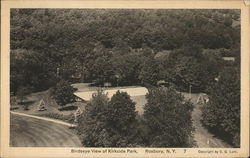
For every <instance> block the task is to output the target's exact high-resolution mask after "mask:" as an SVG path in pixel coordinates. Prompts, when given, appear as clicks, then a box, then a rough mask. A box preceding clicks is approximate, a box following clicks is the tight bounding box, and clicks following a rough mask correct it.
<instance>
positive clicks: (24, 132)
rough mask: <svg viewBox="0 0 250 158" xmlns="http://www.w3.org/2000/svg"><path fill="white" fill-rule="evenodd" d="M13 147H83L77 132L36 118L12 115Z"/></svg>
mask: <svg viewBox="0 0 250 158" xmlns="http://www.w3.org/2000/svg"><path fill="white" fill-rule="evenodd" d="M10 146H12V147H81V146H82V145H81V142H80V140H79V138H78V136H77V135H76V134H75V131H73V130H72V129H69V127H67V126H64V125H60V124H56V123H52V122H48V121H43V120H39V119H35V118H30V117H25V116H18V115H12V114H11V115H10Z"/></svg>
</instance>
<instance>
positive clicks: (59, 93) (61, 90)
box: [54, 80, 75, 106]
mask: <svg viewBox="0 0 250 158" xmlns="http://www.w3.org/2000/svg"><path fill="white" fill-rule="evenodd" d="M73 93H74V88H73V87H72V86H71V85H70V83H69V82H68V81H65V80H61V81H60V82H58V83H57V85H56V87H55V91H54V96H55V99H56V102H57V103H58V104H59V105H61V106H64V105H66V104H68V103H72V102H74V101H75V96H74V94H73Z"/></svg>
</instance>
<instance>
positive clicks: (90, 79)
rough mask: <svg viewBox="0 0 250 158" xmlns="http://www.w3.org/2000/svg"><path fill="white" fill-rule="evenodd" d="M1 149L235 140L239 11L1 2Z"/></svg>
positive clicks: (236, 143)
mask: <svg viewBox="0 0 250 158" xmlns="http://www.w3.org/2000/svg"><path fill="white" fill-rule="evenodd" d="M9 56H10V59H9V60H10V61H9V62H10V72H9V73H10V74H9V75H10V77H9V82H10V89H9V91H10V92H9V94H10V96H9V97H10V123H9V124H10V125H9V127H10V129H9V130H10V136H9V146H10V147H95V148H103V147H105V148H148V152H153V150H151V148H240V147H241V146H240V144H241V142H240V140H241V130H240V129H241V112H240V111H241V93H240V92H241V86H240V85H241V10H240V9H119V8H116V9H112V8H107V9H105V8H102V9H101V8H100V9H97V8H92V9H75V8H74V9H72V8H71V9H66V8H64V9H62V8H11V9H10V53H9Z"/></svg>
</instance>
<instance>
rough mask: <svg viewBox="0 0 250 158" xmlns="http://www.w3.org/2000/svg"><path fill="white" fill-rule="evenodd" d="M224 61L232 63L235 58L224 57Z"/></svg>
mask: <svg viewBox="0 0 250 158" xmlns="http://www.w3.org/2000/svg"><path fill="white" fill-rule="evenodd" d="M222 59H223V60H224V61H232V62H234V61H235V57H222Z"/></svg>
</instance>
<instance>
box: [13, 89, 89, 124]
mask: <svg viewBox="0 0 250 158" xmlns="http://www.w3.org/2000/svg"><path fill="white" fill-rule="evenodd" d="M41 99H43V100H44V102H45V104H46V109H47V110H45V111H38V108H39V102H40V100H41ZM27 100H28V101H29V102H30V103H29V110H24V108H23V106H22V105H15V107H19V108H18V109H15V110H14V111H16V112H21V113H26V114H31V115H38V116H44V117H50V118H54V119H60V120H63V121H67V122H71V120H72V116H73V113H74V112H75V111H76V110H64V111H59V110H58V108H60V106H59V105H58V104H57V103H56V101H55V99H53V98H52V97H51V95H50V92H49V90H46V91H42V92H37V93H32V94H30V95H28V96H27ZM72 104H73V105H75V106H78V107H81V108H82V109H84V107H85V105H86V103H80V102H75V103H72ZM11 106H13V105H11Z"/></svg>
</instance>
